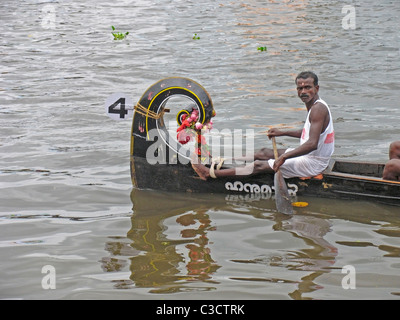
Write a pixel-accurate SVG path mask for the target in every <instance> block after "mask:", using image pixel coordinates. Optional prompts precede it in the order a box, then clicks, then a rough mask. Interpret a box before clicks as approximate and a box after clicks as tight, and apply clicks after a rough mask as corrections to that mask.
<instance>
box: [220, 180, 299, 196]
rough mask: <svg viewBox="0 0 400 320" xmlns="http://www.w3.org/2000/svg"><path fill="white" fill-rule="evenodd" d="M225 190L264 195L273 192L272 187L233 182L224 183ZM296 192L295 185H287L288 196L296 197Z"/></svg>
mask: <svg viewBox="0 0 400 320" xmlns="http://www.w3.org/2000/svg"><path fill="white" fill-rule="evenodd" d="M225 189H226V190H228V191H239V192H240V191H242V192H246V193H264V194H272V190H274V191H275V187H274V186H272V187H271V186H269V185H267V184H263V185H261V186H260V185H258V184H256V183H253V184H250V183H245V184H243V182H241V181H235V182H227V183H225ZM297 191H299V187H298V186H297V185H295V184H292V183H288V192H289V195H290V196H296V195H297Z"/></svg>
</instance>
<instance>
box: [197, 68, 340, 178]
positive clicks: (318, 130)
mask: <svg viewBox="0 0 400 320" xmlns="http://www.w3.org/2000/svg"><path fill="white" fill-rule="evenodd" d="M295 83H296V86H297V94H298V96H299V98H300V99H301V100H302V101H303V102H304V104H305V106H306V108H307V112H308V114H307V118H306V122H305V124H304V128H303V129H300V130H292V131H283V130H280V129H276V128H273V129H270V130H269V131H268V133H267V135H268V137H269V138H270V139H271V138H272V137H279V136H290V137H295V138H299V139H300V145H299V146H298V147H297V148H289V149H287V150H285V149H278V155H279V158H278V160H277V161H275V160H274V152H273V150H272V149H267V148H264V149H261V150H260V151H258V152H256V154H255V155H254V162H253V163H251V164H249V165H247V166H246V167H242V168H228V169H221V170H220V169H217V170H215V168H214V167H213V165H212V166H211V168H210V169H209V168H207V167H206V166H204V165H202V164H199V163H197V162H196V161H193V162H192V167H193V169H194V170H195V171H196V172H197V174H198V175H199V177H200V178H201V179H203V180H207V179H208V178H209V177H212V178H218V177H230V176H236V175H255V174H259V173H262V172H272V173H273V172H275V171H277V170H278V169H280V171H281V172H282V175H283V177H284V178H291V177H313V176H316V175H318V174H320V173H321V172H322V171H323V170H325V169H326V167H327V166H328V164H329V160H330V158H331V156H332V154H333V151H334V141H335V136H334V135H335V134H334V129H333V120H332V116H331V113H330V110H329V107H328V105H327V104H326V103H325V102H324V101H323V100H321V99H320V98H319V95H318V92H319V85H318V77H317V75H316V74H315V73H313V72H309V71H308V72H302V73H300V74H299V75H298V76H297V77H296V80H295Z"/></svg>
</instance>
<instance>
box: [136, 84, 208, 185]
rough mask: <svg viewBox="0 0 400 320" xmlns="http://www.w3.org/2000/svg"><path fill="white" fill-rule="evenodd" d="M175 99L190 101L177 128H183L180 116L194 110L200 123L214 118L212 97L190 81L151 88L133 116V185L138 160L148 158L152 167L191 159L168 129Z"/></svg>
mask: <svg viewBox="0 0 400 320" xmlns="http://www.w3.org/2000/svg"><path fill="white" fill-rule="evenodd" d="M174 96H184V97H186V98H187V99H188V101H190V103H189V107H185V108H182V109H181V110H180V111H178V112H177V115H176V117H175V119H176V121H177V122H178V125H180V124H181V120H180V119H181V115H182V114H184V113H186V114H188V112H190V111H191V110H192V109H193V108H197V109H198V111H199V120H198V121H199V122H201V123H203V124H204V123H207V122H209V121H210V120H211V118H212V117H213V116H214V115H215V111H214V107H213V104H212V100H211V97H210V95H209V94H208V93H207V91H206V90H205V89H204V88H203V87H202V86H201V85H200V84H198V83H197V82H195V81H193V80H191V79H188V78H182V77H171V78H165V79H162V80H160V81H158V82H157V83H155V84H153V85H152V86H151V87H149V88H148V89H147V90H146V92H145V93H144V94H143V95H142V97H141V98H140V100H139V102H138V104H137V106H136V107H138V108H140V110H137V111H136V112H135V113H134V116H133V121H132V133H131V175H132V181H133V182H134V185H137V183H136V182H135V180H136V179H135V176H136V175H135V171H137V169H135V165H134V160H135V159H138V158H145V159H146V161H147V163H149V164H177V163H182V160H185V159H186V163H188V159H190V153H189V152H188V151H187V150H183V148H181V145H180V144H179V143H178V142H177V141H176V132H174V135H173V136H172V135H171V134H170V133H169V132H168V130H167V129H166V127H165V123H164V117H163V115H164V113H165V112H168V110H167V108H166V105H167V102H168V100H169V99H170V98H171V97H174ZM189 109H190V110H189ZM139 111H140V112H139ZM182 150H183V151H182ZM140 161H141V160H140Z"/></svg>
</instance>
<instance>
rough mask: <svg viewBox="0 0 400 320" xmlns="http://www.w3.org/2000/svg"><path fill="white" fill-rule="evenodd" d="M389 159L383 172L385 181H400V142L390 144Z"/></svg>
mask: <svg viewBox="0 0 400 320" xmlns="http://www.w3.org/2000/svg"><path fill="white" fill-rule="evenodd" d="M389 159H390V160H389V161H388V162H387V163H386V165H385V169H384V170H383V179H385V180H394V181H400V141H395V142H392V143H391V144H390V148H389Z"/></svg>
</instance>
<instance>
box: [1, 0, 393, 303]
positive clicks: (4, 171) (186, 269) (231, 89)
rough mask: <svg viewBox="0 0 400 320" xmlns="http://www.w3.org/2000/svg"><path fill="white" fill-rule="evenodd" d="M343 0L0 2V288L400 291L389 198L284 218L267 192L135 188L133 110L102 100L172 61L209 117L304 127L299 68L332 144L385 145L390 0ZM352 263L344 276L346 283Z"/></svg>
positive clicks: (222, 123) (389, 117)
mask: <svg viewBox="0 0 400 320" xmlns="http://www.w3.org/2000/svg"><path fill="white" fill-rule="evenodd" d="M349 2H350V3H349V4H350V5H352V6H353V7H354V8H355V13H356V16H355V18H356V20H355V23H356V28H355V29H354V30H353V29H347V30H346V29H344V28H343V27H342V20H343V18H344V17H345V16H346V13H342V8H343V6H344V5H345V3H344V2H343V1H306V0H303V1H300V0H287V1H246V2H233V1H224V0H222V1H207V2H198V1H187V0H186V1H144V0H142V1H140V0H139V1H138V0H136V1H118V2H115V3H114V2H110V1H95V2H92V1H79V2H78V1H72V0H70V1H68V0H67V1H35V0H24V1H23V0H21V1H19V2H18V5H16V3H15V1H9V0H3V1H2V2H1V4H0V19H1V22H2V31H1V32H0V45H1V46H0V59H1V63H0V93H1V96H0V139H1V140H0V153H1V158H0V190H1V191H0V203H1V205H0V230H1V232H0V257H1V259H0V261H1V270H2V272H1V275H0V298H1V299H34V298H39V299H81V298H86V299H87V298H94V299H96V298H108V299H343V298H345V299H398V297H399V295H400V277H399V268H400V260H399V257H400V253H399V252H400V241H399V237H400V218H399V209H398V208H397V207H386V206H382V205H378V204H371V203H361V202H349V201H345V202H344V201H334V200H324V199H316V198H310V199H301V200H303V201H307V202H309V203H310V205H309V206H308V207H306V208H299V209H297V210H296V214H295V216H293V217H292V218H290V219H288V218H286V217H282V216H281V215H279V214H277V213H276V211H275V203H274V201H273V200H272V199H269V200H262V199H255V198H243V197H234V196H231V195H227V196H225V195H207V196H201V195H199V196H193V195H182V194H176V193H173V192H172V193H170V194H165V193H157V192H154V191H144V190H132V186H131V180H130V173H129V143H130V125H131V123H130V121H121V122H116V121H113V120H111V119H110V118H108V117H107V116H106V115H105V101H106V99H107V98H108V97H109V96H110V95H112V94H113V93H116V92H125V93H127V94H129V95H130V96H131V97H132V99H133V101H137V100H138V99H139V98H140V96H141V95H142V94H143V92H144V91H145V90H146V89H147V88H148V87H149V86H150V85H152V84H153V83H154V82H156V81H158V80H160V79H161V78H164V77H168V76H184V77H189V78H192V79H193V80H195V81H197V82H199V83H200V84H202V85H203V86H204V87H205V88H206V89H207V91H208V92H209V93H210V95H211V97H212V99H213V102H214V107H215V109H216V111H217V117H216V118H215V122H214V127H215V128H217V129H220V130H221V129H223V128H230V129H234V128H235V129H242V130H246V129H252V130H254V138H255V144H256V145H257V146H265V145H268V144H269V141H268V139H266V137H265V134H264V132H265V131H266V130H267V129H268V128H269V127H270V126H278V125H282V126H286V127H298V126H301V124H302V121H303V119H304V117H305V111H304V107H302V105H301V101H300V100H298V98H296V92H295V90H294V89H295V88H294V77H295V75H296V74H297V73H298V72H300V71H302V70H305V69H311V70H314V71H315V72H316V73H317V74H318V75H319V77H320V87H321V88H320V96H321V97H322V98H323V99H324V100H326V101H327V102H328V103H329V104H330V106H331V110H332V113H333V117H334V120H335V131H336V137H337V140H336V151H335V156H336V157H337V158H350V159H355V160H358V159H361V160H372V161H386V159H387V156H388V155H387V151H388V146H389V144H390V142H391V141H393V140H398V139H399V137H398V123H399V118H400V111H399V108H398V103H399V98H400V63H399V60H400V34H399V31H398V26H399V16H400V3H399V2H398V1H389V0H385V1H380V2H375V1H372V0H368V1H363V2H354V1H349ZM112 25H113V26H115V27H116V29H117V30H118V31H121V32H126V31H129V35H128V36H127V38H126V39H125V40H121V41H115V40H113V37H112V35H111V26H112ZM194 34H197V36H199V37H200V39H198V40H196V39H193V36H194ZM260 46H266V47H267V51H266V52H261V51H259V50H257V48H258V47H260ZM278 142H279V143H280V144H281V145H284V146H291V145H293V143H295V142H293V140H291V139H286V138H281V139H280V140H279V141H278ZM46 265H51V266H53V267H54V268H55V271H56V289H54V290H51V289H48V290H45V289H43V287H42V280H43V278H44V277H45V276H46V274H45V273H42V272H41V271H42V267H43V266H46ZM348 265H351V266H354V268H355V272H356V289H347V290H346V289H344V288H343V286H342V280H343V278H344V277H345V275H346V274H344V273H342V271H343V270H344V269H343V268H344V267H345V266H348ZM121 289H125V290H121Z"/></svg>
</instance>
